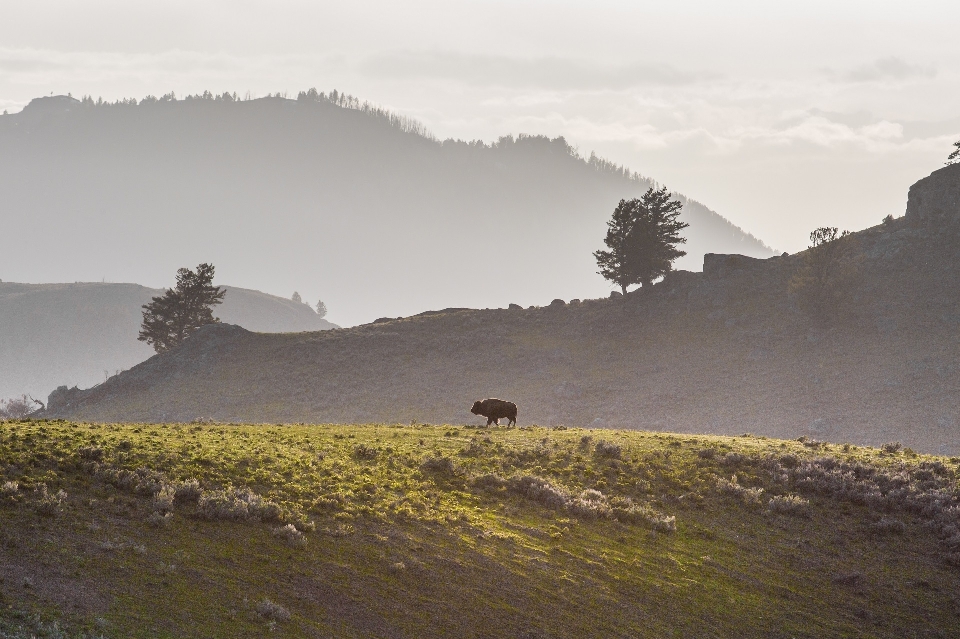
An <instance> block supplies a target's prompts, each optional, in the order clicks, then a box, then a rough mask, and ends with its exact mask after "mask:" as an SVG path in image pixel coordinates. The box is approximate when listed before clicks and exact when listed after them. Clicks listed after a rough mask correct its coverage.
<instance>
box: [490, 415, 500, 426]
mask: <svg viewBox="0 0 960 639" xmlns="http://www.w3.org/2000/svg"><path fill="white" fill-rule="evenodd" d="M492 423H493V417H487V426H489V425H490V424H492ZM498 425H499V424H498Z"/></svg>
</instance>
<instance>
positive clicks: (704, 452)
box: [697, 448, 717, 459]
mask: <svg viewBox="0 0 960 639" xmlns="http://www.w3.org/2000/svg"><path fill="white" fill-rule="evenodd" d="M716 456H717V449H716V448H701V449H700V450H698V451H697V457H699V458H700V459H713V458H715V457H716Z"/></svg>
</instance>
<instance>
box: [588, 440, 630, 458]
mask: <svg viewBox="0 0 960 639" xmlns="http://www.w3.org/2000/svg"><path fill="white" fill-rule="evenodd" d="M593 452H594V453H596V455H597V457H604V458H607V459H620V455H622V454H623V448H621V447H620V445H619V444H614V443H613V442H606V441H604V440H602V439H601V440H600V441H598V442H597V445H596V446H594V447H593Z"/></svg>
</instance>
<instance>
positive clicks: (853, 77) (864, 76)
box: [840, 57, 937, 82]
mask: <svg viewBox="0 0 960 639" xmlns="http://www.w3.org/2000/svg"><path fill="white" fill-rule="evenodd" d="M936 75H937V70H936V68H934V67H932V66H930V67H924V66H921V65H919V64H910V63H908V62H905V61H903V60H901V59H900V58H896V57H889V58H880V59H879V60H875V61H874V62H871V63H870V64H865V65H863V66H860V67H857V68H856V69H853V70H851V71H847V72H846V73H844V74H842V75H841V76H840V77H841V78H842V79H843V80H846V81H847V82H889V81H894V82H898V81H903V80H912V79H914V78H933V77H935V76H936Z"/></svg>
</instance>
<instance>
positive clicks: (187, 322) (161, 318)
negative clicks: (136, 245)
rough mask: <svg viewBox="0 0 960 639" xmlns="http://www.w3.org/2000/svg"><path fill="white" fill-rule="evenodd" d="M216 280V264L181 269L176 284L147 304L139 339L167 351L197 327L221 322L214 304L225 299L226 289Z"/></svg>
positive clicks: (160, 350)
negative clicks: (214, 279) (214, 270)
mask: <svg viewBox="0 0 960 639" xmlns="http://www.w3.org/2000/svg"><path fill="white" fill-rule="evenodd" d="M212 282H213V264H200V265H199V266H197V270H196V271H191V270H190V269H188V268H182V269H180V270H178V271H177V286H176V288H172V289H167V292H166V293H164V294H163V295H158V296H157V297H154V298H153V299H152V300H150V303H149V304H144V305H143V323H142V324H141V325H140V336H139V337H138V338H137V339H138V340H140V341H141V342H146V343H148V344H150V345H151V346H153V349H154V350H155V351H157V352H158V353H163V352H165V351H168V350H170V349H171V348H174V347H176V346H179V345H180V343H181V342H183V340H185V339H186V338H187V336H188V335H190V333H192V332H193V331H195V330H196V329H197V328H199V327H201V326H205V325H206V324H216V323H217V322H219V321H220V318H218V317H214V316H213V307H214V306H215V305H217V304H222V303H223V296H224V295H225V294H226V291H224V290H223V289H222V288H220V287H219V286H213V284H212Z"/></svg>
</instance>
